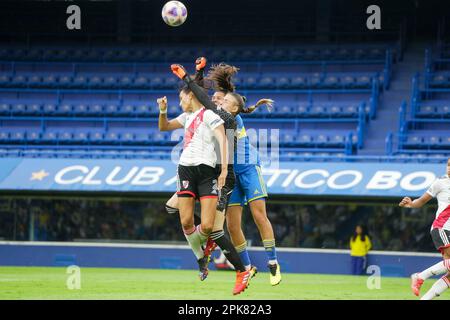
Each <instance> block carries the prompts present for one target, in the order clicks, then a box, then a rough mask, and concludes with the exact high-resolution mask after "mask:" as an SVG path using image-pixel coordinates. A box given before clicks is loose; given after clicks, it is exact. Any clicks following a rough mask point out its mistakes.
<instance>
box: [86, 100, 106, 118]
mask: <svg viewBox="0 0 450 320" xmlns="http://www.w3.org/2000/svg"><path fill="white" fill-rule="evenodd" d="M86 113H87V114H88V115H90V116H103V105H101V104H99V103H94V104H92V105H90V106H88V109H87V111H86Z"/></svg>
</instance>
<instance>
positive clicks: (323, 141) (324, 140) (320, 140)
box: [314, 134, 328, 147]
mask: <svg viewBox="0 0 450 320" xmlns="http://www.w3.org/2000/svg"><path fill="white" fill-rule="evenodd" d="M314 142H315V144H316V145H317V146H319V147H324V146H325V145H327V144H328V137H327V136H326V135H325V134H319V135H317V136H316V137H314Z"/></svg>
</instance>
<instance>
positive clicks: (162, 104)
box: [156, 96, 183, 131]
mask: <svg viewBox="0 0 450 320" xmlns="http://www.w3.org/2000/svg"><path fill="white" fill-rule="evenodd" d="M156 101H157V102H158V107H159V119H158V127H159V131H172V130H175V129H179V128H183V125H182V124H181V123H180V122H179V121H178V120H177V119H173V120H170V121H169V120H168V119H167V97H165V96H164V97H162V98H159V99H158V100H156Z"/></svg>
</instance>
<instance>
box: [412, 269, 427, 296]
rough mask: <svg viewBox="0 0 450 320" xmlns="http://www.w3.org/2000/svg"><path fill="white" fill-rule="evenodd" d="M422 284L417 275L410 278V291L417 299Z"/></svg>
mask: <svg viewBox="0 0 450 320" xmlns="http://www.w3.org/2000/svg"><path fill="white" fill-rule="evenodd" d="M423 283H424V280H423V279H420V278H419V275H418V274H417V273H414V274H413V275H412V276H411V290H412V292H413V293H414V295H416V296H417V297H418V296H419V295H420V287H422V285H423Z"/></svg>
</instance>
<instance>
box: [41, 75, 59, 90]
mask: <svg viewBox="0 0 450 320" xmlns="http://www.w3.org/2000/svg"><path fill="white" fill-rule="evenodd" d="M57 85H58V78H57V77H56V76H55V75H52V74H49V75H46V76H44V77H43V78H42V86H44V87H49V88H54V87H56V86H57Z"/></svg>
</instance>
